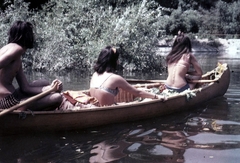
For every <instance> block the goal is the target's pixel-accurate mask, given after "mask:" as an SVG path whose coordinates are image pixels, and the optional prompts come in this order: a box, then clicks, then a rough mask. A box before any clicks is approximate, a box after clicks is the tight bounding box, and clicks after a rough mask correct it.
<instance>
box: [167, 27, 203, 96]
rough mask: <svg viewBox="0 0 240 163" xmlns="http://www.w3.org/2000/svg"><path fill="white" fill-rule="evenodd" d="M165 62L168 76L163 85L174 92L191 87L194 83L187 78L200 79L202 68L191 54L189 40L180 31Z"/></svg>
mask: <svg viewBox="0 0 240 163" xmlns="http://www.w3.org/2000/svg"><path fill="white" fill-rule="evenodd" d="M166 62H167V68H168V77H167V81H166V83H165V86H166V88H167V89H170V90H173V91H176V92H182V91H184V90H186V89H193V88H194V87H195V84H194V83H190V82H188V80H191V79H200V78H201V76H202V69H201V67H200V65H199V63H198V61H197V59H196V58H195V57H194V55H193V54H192V44H191V41H190V39H189V37H187V36H185V35H184V33H183V32H181V31H179V32H178V36H177V38H176V39H175V41H174V43H173V46H172V50H171V51H170V53H169V54H168V55H167V57H166Z"/></svg>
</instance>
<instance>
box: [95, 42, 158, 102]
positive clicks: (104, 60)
mask: <svg viewBox="0 0 240 163" xmlns="http://www.w3.org/2000/svg"><path fill="white" fill-rule="evenodd" d="M118 58H119V52H118V50H116V49H115V48H113V47H111V46H107V47H105V48H104V49H102V51H101V52H100V54H99V56H98V59H97V62H96V63H95V65H94V71H95V72H94V74H93V75H92V79H91V82H90V94H91V96H92V97H95V98H96V99H97V100H98V102H99V103H100V105H101V106H104V105H113V104H116V103H115V101H114V97H115V96H116V95H117V94H118V91H119V90H118V89H119V88H121V89H123V90H125V91H127V92H129V93H131V94H133V95H135V96H138V97H143V98H152V99H160V98H162V96H158V95H156V94H152V93H148V92H145V91H142V90H139V89H136V88H134V87H133V86H131V85H130V84H129V83H128V82H127V81H126V80H125V79H124V78H123V77H121V76H119V75H117V74H114V71H115V70H116V68H117V64H118Z"/></svg>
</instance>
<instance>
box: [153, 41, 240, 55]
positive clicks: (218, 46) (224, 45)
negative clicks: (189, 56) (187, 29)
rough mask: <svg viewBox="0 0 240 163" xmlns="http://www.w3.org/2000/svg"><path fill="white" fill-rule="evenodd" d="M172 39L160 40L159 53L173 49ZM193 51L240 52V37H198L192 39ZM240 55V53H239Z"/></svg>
mask: <svg viewBox="0 0 240 163" xmlns="http://www.w3.org/2000/svg"><path fill="white" fill-rule="evenodd" d="M171 46H172V41H169V42H168V41H166V40H161V41H159V50H158V52H157V53H160V54H163V53H167V52H169V51H170V50H171ZM192 48H193V52H216V53H217V52H226V53H230V52H231V53H234V54H235V53H236V54H237V53H240V39H221V38H218V39H215V40H208V39H196V40H193V41H192ZM239 55H240V54H239Z"/></svg>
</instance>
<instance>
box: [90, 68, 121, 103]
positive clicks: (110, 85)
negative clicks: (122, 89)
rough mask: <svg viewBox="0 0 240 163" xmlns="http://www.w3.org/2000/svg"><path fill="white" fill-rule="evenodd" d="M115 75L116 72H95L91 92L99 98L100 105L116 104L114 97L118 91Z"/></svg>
mask: <svg viewBox="0 0 240 163" xmlns="http://www.w3.org/2000/svg"><path fill="white" fill-rule="evenodd" d="M115 76H116V75H115V74H113V73H108V72H104V73H103V74H98V73H96V72H95V73H94V74H93V76H92V79H91V83H90V94H91V96H93V97H95V98H97V99H98V101H99V103H100V105H112V104H114V97H115V96H116V95H117V93H118V87H116V82H115Z"/></svg>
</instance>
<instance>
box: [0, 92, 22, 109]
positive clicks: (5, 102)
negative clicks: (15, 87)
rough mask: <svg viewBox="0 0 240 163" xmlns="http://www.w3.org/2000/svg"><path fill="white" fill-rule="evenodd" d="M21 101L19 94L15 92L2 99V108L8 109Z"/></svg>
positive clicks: (0, 107) (0, 102)
mask: <svg viewBox="0 0 240 163" xmlns="http://www.w3.org/2000/svg"><path fill="white" fill-rule="evenodd" d="M19 103H20V99H19V98H18V96H17V94H16V93H15V92H14V93H13V94H10V95H8V96H6V97H4V98H2V99H0V109H8V108H10V107H12V106H14V105H17V104H19Z"/></svg>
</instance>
